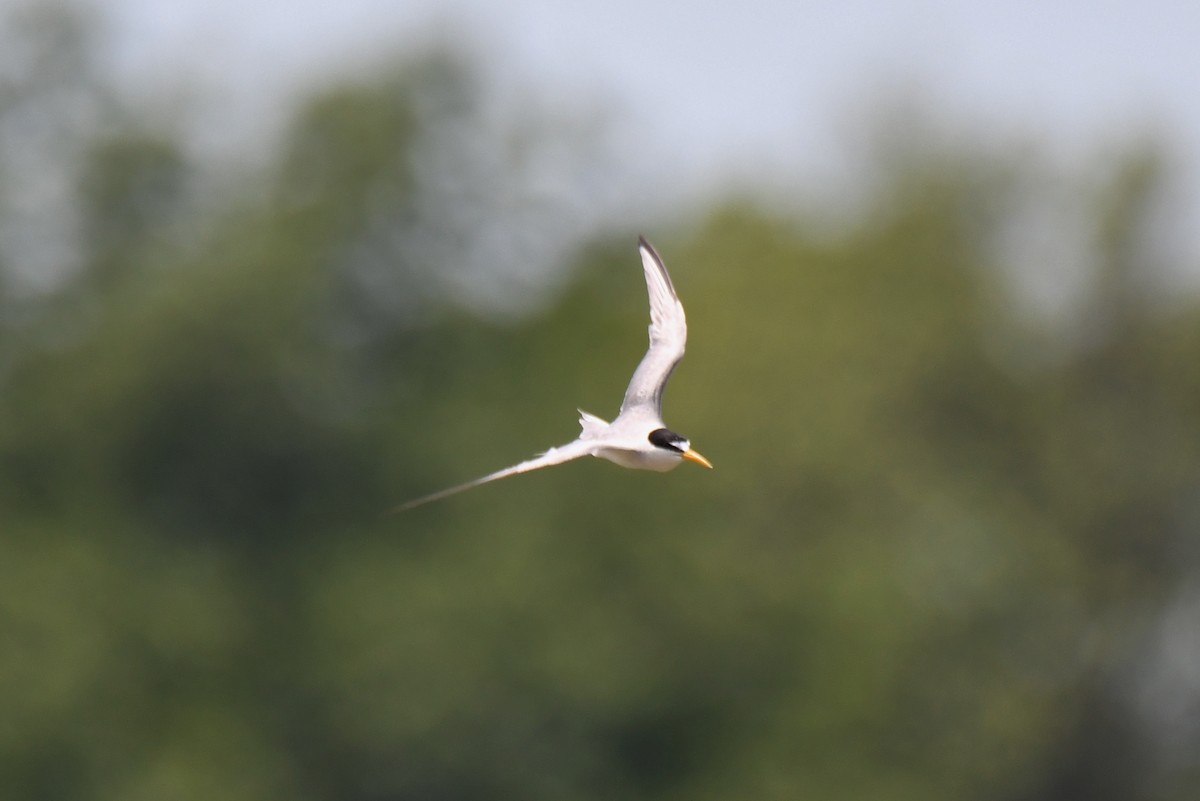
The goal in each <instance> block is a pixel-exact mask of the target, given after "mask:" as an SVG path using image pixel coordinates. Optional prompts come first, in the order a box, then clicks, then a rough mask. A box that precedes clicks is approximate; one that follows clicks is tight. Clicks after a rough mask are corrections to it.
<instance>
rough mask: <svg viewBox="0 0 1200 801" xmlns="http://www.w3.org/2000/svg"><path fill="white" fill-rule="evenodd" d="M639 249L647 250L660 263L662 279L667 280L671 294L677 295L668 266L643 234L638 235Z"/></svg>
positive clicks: (659, 268) (659, 269)
mask: <svg viewBox="0 0 1200 801" xmlns="http://www.w3.org/2000/svg"><path fill="white" fill-rule="evenodd" d="M638 247H639V248H641V249H642V250H645V251H646V252H647V253H649V254H650V256H651V258H653V259H654V261H655V262H657V263H658V271H659V273H661V274H662V277H663V278H664V279H665V280H666V282H667V288H668V289H670V290H671V294H672V295H674V294H675V285H674V283H672V282H671V274H670V273H668V272H667V265H666V264H665V263H664V262H663V260H662V256H660V255H658V251H657V250H655V249H654V245H651V244H650V243H649V242H647V241H646V237H644V236H642V235H641V234H638Z"/></svg>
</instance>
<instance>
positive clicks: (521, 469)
mask: <svg viewBox="0 0 1200 801" xmlns="http://www.w3.org/2000/svg"><path fill="white" fill-rule="evenodd" d="M593 449H594V445H593V443H590V442H584V441H583V440H578V439H577V440H575V441H574V442H568V443H567V444H566V445H560V446H559V447H557V448H551V449H550V450H548V451H546V452H545V453H543V454H541V455H540V456H535V457H534V458H532V459H528V460H526V461H524V462H521V463H520V464H515V465H513V466H512V467H506V468H504V469H503V470H497V471H496V472H494V473H488V474H487V475H486V476H483V477H481V478H477V479H475V480H474V481H468V482H466V483H465V484H458V485H455V486H453V487H447V488H446V489H444V490H440V491H438V492H435V493H432V494H431V495H424V496H422V497H420V498H415V499H413V500H411V501H408V502H407V503H402V504H400V505H399V506H397V507H395V508H394V509H392V511H393V512H406V511H408V510H409V509H415V508H416V507H418V506H424V505H425V504H427V503H430V502H432V501H438V500H441V499H442V498H448V497H450V496H451V495H457V494H458V493H460V492H464V491H466V490H469V489H474V488H475V487H478V486H481V485H483V484H487V483H489V482H492V481H498V480H500V479H502V478H508V477H509V476H515V475H518V474H520V473H528V472H530V471H532V470H540V469H542V468H543V467H551V466H553V465H556V464H562V463H563V462H569V461H571V460H572V459H578V458H580V457H581V456H588V455H590V454H591V453H592V452H593Z"/></svg>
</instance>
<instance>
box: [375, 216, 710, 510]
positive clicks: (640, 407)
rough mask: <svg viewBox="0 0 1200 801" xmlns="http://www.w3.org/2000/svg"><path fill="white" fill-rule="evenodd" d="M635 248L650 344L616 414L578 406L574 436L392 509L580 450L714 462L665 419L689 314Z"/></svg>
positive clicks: (662, 466)
mask: <svg viewBox="0 0 1200 801" xmlns="http://www.w3.org/2000/svg"><path fill="white" fill-rule="evenodd" d="M638 251H639V252H640V253H641V255H642V270H643V272H645V274H646V290H647V292H648V293H649V295H650V348H649V350H647V351H646V355H645V356H643V357H642V361H641V363H639V364H638V366H637V369H636V370H635V371H634V373H633V378H632V379H630V381H629V388H628V389H626V390H625V400H624V401H622V403H621V411H620V412H619V413H618V414H617V418H616V419H615V420H613V421H612V422H611V423H608V422H605V421H604V420H601V419H600V418H599V417H597V416H596V415H594V414H588V413H587V412H585V411H583V410H582V409H580V410H579V415H580V416H579V425H580V427H581V428H582V429H583V430H582V431H581V432H580V434H579V437H578V438H577V439H576V440H574V441H573V442H568V443H567V444H566V445H560V446H558V447H557V448H551V449H550V450H548V451H546V452H545V453H543V454H541V455H540V456H536V457H534V458H532V459H529V460H528V461H524V462H521V463H520V464H515V465H513V466H512V467H506V468H504V469H503V470H497V471H496V472H494V473H489V474H487V475H486V476H483V477H482V478H477V479H475V480H474V481H468V482H467V483H465V484H459V485H457V486H454V487H449V488H447V489H444V490H441V491H440V492H435V493H433V494H431V495H425V496H424V497H421V498H416V499H414V500H411V501H409V502H407V503H404V504H401V505H400V506H397V507H396V508H395V509H394V511H397V512H402V511H405V510H408V509H413V508H415V507H417V506H421V505H423V504H426V503H429V502H430V501H437V500H440V499H442V498H446V497H449V496H451V495H456V494H458V493H460V492H463V491H464V490H469V489H472V488H474V487H478V486H480V485H482V484H487V483H489V482H491V481H498V480H499V479H502V478H508V477H509V476H515V475H518V474H520V473H528V472H529V471H531V470H540V469H542V468H543V467H551V466H553V465H556V464H562V463H563V462H569V461H571V460H572V459H579V458H581V457H583V456H596V457H598V458H600V459H607V460H608V461H610V462H615V463H616V464H619V465H620V466H621V467H629V468H633V469H635V470H656V471H658V472H666V471H667V470H671V469H674V468H675V467H677V466H678V465H679V464H681V463H682V462H683V461H684V460H687V461H689V462H694V463H696V464H698V465H702V466H703V467H707V468H709V469H711V468H712V463H711V462H709V461H708V459H705V458H704V457H703V456H701V455H700V454H699V453H697V452H696V451H694V450H692V445H691V443H690V442H689V441H688V439H687V437H683V436H680V435H679V434H676V433H675V432H674V431H671V430H670V429H669V428H667V427H666V426H665V425H664V424H663V421H662V396H663V388H664V387H666V385H667V379H668V378H670V377H671V373H672V372H673V371H674V370H675V366H676V365H677V364H679V361H680V359H682V358H683V351H684V346H685V345H686V344H687V318H686V317H685V316H684V313H683V304H682V303H680V302H679V296H678V295H676V294H675V287H674V285H673V284H672V283H671V276H670V275H669V274H668V273H667V268H666V266H664V265H663V261H662V259H661V258H660V257H659V255H658V252H657V251H655V249H654V248H653V247H652V246H651V244H650V243H649V242H647V241H646V239H645V237H638Z"/></svg>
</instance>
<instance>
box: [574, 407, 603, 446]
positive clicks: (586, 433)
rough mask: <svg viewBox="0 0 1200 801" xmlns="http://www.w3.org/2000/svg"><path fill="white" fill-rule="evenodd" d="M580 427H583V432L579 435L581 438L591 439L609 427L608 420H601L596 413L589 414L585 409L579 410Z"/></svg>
mask: <svg viewBox="0 0 1200 801" xmlns="http://www.w3.org/2000/svg"><path fill="white" fill-rule="evenodd" d="M579 427H580V428H582V429H583V433H582V434H580V435H579V438H580V439H591V438H592V437H595V436H597V435H598V434H600V433H602V432H603V431H604V429H606V428H608V422H607V421H605V420H601V419H600V418H599V417H597V416H596V415H594V414H588V413H587V412H585V411H584V410H583V409H580V410H579Z"/></svg>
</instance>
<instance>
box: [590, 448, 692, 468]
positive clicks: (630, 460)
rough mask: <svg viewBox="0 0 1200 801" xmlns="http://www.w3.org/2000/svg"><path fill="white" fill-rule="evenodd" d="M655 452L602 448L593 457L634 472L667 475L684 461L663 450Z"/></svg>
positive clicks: (657, 449) (656, 449)
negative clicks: (651, 472) (642, 471)
mask: <svg viewBox="0 0 1200 801" xmlns="http://www.w3.org/2000/svg"><path fill="white" fill-rule="evenodd" d="M650 447H651V448H653V450H645V451H643V450H636V451H633V450H624V449H621V448H611V447H607V446H605V447H601V448H598V449H596V451H595V452H594V453H593V454H592V455H593V456H596V457H599V458H601V459H607V460H608V461H610V462H614V463H616V464H619V465H621V467H628V468H630V469H633V470H654V471H656V472H659V473H665V472H667V471H668V470H674V469H675V468H676V467H678V466H679V463H680V462H682V461H683V457H681V456H679V455H678V454H675V453H671V452H669V451H664V450H663V449H661V448H654V446H650Z"/></svg>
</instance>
